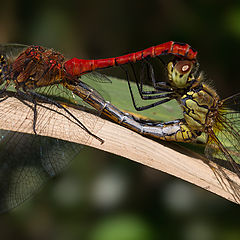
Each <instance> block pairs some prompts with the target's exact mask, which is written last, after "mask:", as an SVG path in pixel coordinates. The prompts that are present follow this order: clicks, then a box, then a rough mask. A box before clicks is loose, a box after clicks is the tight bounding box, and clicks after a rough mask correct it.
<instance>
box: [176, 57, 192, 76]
mask: <svg viewBox="0 0 240 240" xmlns="http://www.w3.org/2000/svg"><path fill="white" fill-rule="evenodd" d="M192 66H193V63H192V61H188V60H183V61H178V62H177V63H176V64H175V66H174V67H175V68H176V70H177V71H178V72H179V73H180V74H185V73H188V72H189V71H191V70H192Z"/></svg>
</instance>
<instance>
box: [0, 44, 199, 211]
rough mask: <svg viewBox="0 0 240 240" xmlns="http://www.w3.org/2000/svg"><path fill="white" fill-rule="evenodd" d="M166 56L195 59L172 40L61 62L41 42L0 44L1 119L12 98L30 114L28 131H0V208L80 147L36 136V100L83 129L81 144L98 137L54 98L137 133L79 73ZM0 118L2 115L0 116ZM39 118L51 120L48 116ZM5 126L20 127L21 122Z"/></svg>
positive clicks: (25, 194) (21, 197) (19, 198)
mask: <svg viewBox="0 0 240 240" xmlns="http://www.w3.org/2000/svg"><path fill="white" fill-rule="evenodd" d="M167 54H171V55H174V56H184V57H185V58H187V59H195V58H196V51H195V50H194V49H193V48H191V47H190V46H189V45H188V44H181V43H176V42H173V41H170V42H167V43H164V44H160V45H157V46H154V47H151V48H147V49H145V50H142V51H139V52H136V53H133V54H127V55H123V56H121V57H117V58H107V59H98V60H84V59H78V58H72V59H70V60H67V59H66V58H65V57H64V56H63V55H62V54H61V53H58V52H56V51H54V50H53V49H49V48H45V47H41V46H26V45H19V44H6V45H0V117H1V118H2V116H3V115H4V114H3V113H8V112H11V113H14V111H15V107H14V105H11V104H10V105H9V106H7V107H6V106H5V105H3V103H4V101H6V100H7V99H8V100H9V99H10V100H11V99H12V98H14V99H17V100H19V101H21V102H22V103H23V104H24V105H26V106H28V107H29V111H27V112H23V113H22V114H23V115H24V116H25V119H28V118H29V114H30V113H31V114H30V115H31V116H32V122H31V123H30V124H32V134H24V133H22V132H20V131H9V130H4V129H1V130H0V150H1V151H0V182H1V186H0V212H6V211H8V210H10V209H12V208H14V207H16V206H18V205H19V204H21V203H22V202H24V201H25V200H26V199H28V198H30V197H31V196H32V195H34V194H35V193H36V192H37V191H38V190H39V189H40V188H41V187H42V185H43V184H44V183H45V182H46V181H47V180H48V179H49V178H51V177H54V176H56V175H57V174H59V173H60V172H61V171H62V170H63V169H64V168H65V167H66V166H67V165H68V164H69V162H70V161H71V160H72V159H73V158H74V157H75V156H76V155H77V154H78V153H79V151H80V147H81V146H80V145H78V144H74V143H70V142H67V141H63V140H60V139H55V138H49V137H43V136H40V134H38V133H41V131H43V130H44V129H41V127H40V125H39V124H38V122H39V121H43V120H44V119H43V118H41V119H39V118H38V115H39V108H40V106H41V103H47V104H49V105H51V111H52V112H53V114H55V113H57V114H61V115H64V116H65V117H66V118H65V120H66V121H71V122H74V124H77V125H78V126H79V129H80V130H81V134H80V132H79V133H76V135H78V134H79V136H80V135H83V134H82V133H83V132H84V133H85V136H86V140H85V143H86V142H87V141H88V140H89V138H91V137H92V138H95V139H96V140H98V141H99V143H100V144H103V143H104V140H103V139H101V138H99V137H98V136H97V135H95V134H93V133H92V132H91V130H90V129H89V128H87V127H86V126H85V125H84V124H83V123H82V122H81V121H80V120H79V119H77V118H76V117H75V116H74V114H72V113H71V111H70V110H69V109H68V107H66V104H65V103H63V102H62V101H61V100H59V98H61V96H62V95H64V94H65V95H66V96H67V98H68V100H69V102H70V103H74V106H75V107H80V105H81V104H77V102H76V101H75V96H77V97H80V98H81V99H82V100H83V101H84V102H86V103H87V104H89V105H90V106H92V107H93V108H95V109H96V110H97V111H96V112H97V113H98V114H100V113H102V114H104V115H105V116H108V117H109V118H111V119H112V120H113V121H115V122H118V123H120V124H121V125H123V126H126V127H128V128H131V129H135V130H136V131H137V128H138V124H139V123H138V122H136V121H135V120H134V118H133V117H132V116H130V115H128V114H126V113H124V112H122V111H120V110H119V109H118V108H116V107H115V106H113V105H112V104H111V103H109V102H107V101H106V100H105V99H104V98H103V97H102V96H101V95H100V94H99V93H98V92H97V91H95V90H94V89H93V88H92V87H90V86H88V85H87V84H85V83H84V82H83V81H82V80H81V76H82V75H85V74H88V76H90V74H91V73H92V72H93V71H94V70H97V69H102V68H107V67H113V66H116V65H120V66H121V65H124V64H126V63H134V62H136V61H142V60H144V59H146V58H148V57H151V58H153V57H158V56H161V55H167ZM93 78H95V79H96V77H93ZM97 79H98V80H99V81H105V82H109V80H108V79H107V78H106V77H103V76H102V75H97ZM57 90H58V91H57ZM59 92H60V93H59ZM10 102H11V101H10ZM41 107H43V106H41ZM43 109H44V108H41V111H44V110H43ZM43 116H44V113H43ZM93 118H94V116H93ZM1 121H2V122H4V121H7V119H3V118H2V119H1ZM45 121H46V122H49V121H52V119H51V116H50V117H47V119H45ZM89 121H92V119H89ZM11 124H12V125H18V126H21V122H20V123H19V122H13V123H11ZM92 125H94V123H93V124H92ZM136 126H137V128H136ZM66 131H67V130H66ZM66 131H65V132H66ZM83 142H84V141H83Z"/></svg>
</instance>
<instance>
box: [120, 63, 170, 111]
mask: <svg viewBox="0 0 240 240" xmlns="http://www.w3.org/2000/svg"><path fill="white" fill-rule="evenodd" d="M121 68H122V69H123V70H124V71H125V74H126V79H127V83H128V87H129V91H130V95H131V99H132V102H133V106H134V108H135V109H136V110H137V111H143V110H146V109H149V108H152V107H155V106H158V105H160V104H162V103H165V102H168V101H170V100H172V99H171V98H169V97H168V96H167V97H168V98H166V99H162V100H160V101H158V102H155V103H152V104H149V105H146V106H142V107H138V106H137V105H136V102H135V99H134V95H133V92H132V88H131V84H130V80H129V76H128V71H127V70H126V69H125V68H124V67H123V66H121ZM160 96H162V95H160ZM169 96H170V95H169ZM165 97H166V96H165Z"/></svg>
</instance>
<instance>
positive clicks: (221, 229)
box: [0, 0, 240, 240]
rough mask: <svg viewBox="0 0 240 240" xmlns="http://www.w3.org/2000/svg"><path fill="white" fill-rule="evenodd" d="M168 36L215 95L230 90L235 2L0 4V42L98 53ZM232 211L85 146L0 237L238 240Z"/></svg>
mask: <svg viewBox="0 0 240 240" xmlns="http://www.w3.org/2000/svg"><path fill="white" fill-rule="evenodd" d="M169 40H174V41H179V42H187V43H189V44H190V45H191V46H192V47H194V48H196V49H197V50H198V51H199V61H200V63H201V68H202V69H203V70H204V71H205V72H206V73H207V76H208V77H209V78H210V79H213V80H214V84H215V86H216V89H218V92H219V94H220V95H221V96H222V97H227V96H229V95H232V94H234V93H237V92H239V86H240V77H239V56H240V47H239V46H240V3H239V1H228V2H226V1H225V3H224V4H223V3H220V2H219V1H217V0H212V1H209V0H196V1H183V0H169V1H164V0H156V1H154V0H148V1H139V0H138V1H137V0H131V1H129V0H112V1H109V0H100V1H94V0H88V1H81V0H79V1H73V0H67V1H66V0H58V1H50V0H41V1H33V0H31V1H30V0H25V1H17V0H15V1H14V0H8V1H1V7H0V42H2V43H8V42H13V43H23V44H35V45H43V46H47V47H51V48H54V49H56V50H59V51H61V52H62V53H64V54H65V55H66V56H68V57H73V56H75V57H80V58H104V57H111V56H118V55H122V54H125V53H128V52H133V51H137V50H141V49H144V48H146V47H150V46H152V45H157V44H159V43H163V42H166V41H169ZM0 184H1V183H0ZM239 215H240V208H239V206H237V205H236V204H234V203H231V202H228V201H227V200H224V199H222V198H220V197H217V196H215V195H213V194H211V193H209V192H207V191H204V190H202V189H200V188H198V187H196V186H193V185H191V184H189V183H186V182H184V181H182V180H179V179H177V178H175V177H172V176H169V175H167V174H165V173H162V172H159V171H156V170H153V169H150V168H147V167H145V166H142V165H140V164H137V163H134V162H132V161H130V160H128V159H124V158H121V157H118V156H114V155H111V154H108V153H105V152H101V151H97V150H94V149H90V148H87V147H86V148H84V149H83V151H82V152H81V155H80V156H79V158H78V159H76V160H75V161H74V162H73V164H72V165H71V166H70V168H69V169H66V171H65V172H64V173H63V174H61V175H60V176H59V177H57V178H55V179H53V180H52V181H50V182H49V184H47V186H45V187H44V188H43V189H42V191H41V192H40V193H39V194H38V195H37V196H36V197H35V198H33V199H32V200H29V201H27V202H26V203H25V204H23V205H22V206H20V207H19V208H17V209H15V210H14V211H11V212H10V213H6V214H4V215H1V216H0V236H1V237H0V239H19V240H20V239H41V240H42V239H44V240H45V239H51V240H54V239H59V240H65V239H71V240H72V239H89V240H112V239H115V240H135V239H136V240H145V239H147V240H157V239H184V240H212V239H219V240H221V239H224V240H225V239H228V240H238V239H240V229H239V222H238V218H239Z"/></svg>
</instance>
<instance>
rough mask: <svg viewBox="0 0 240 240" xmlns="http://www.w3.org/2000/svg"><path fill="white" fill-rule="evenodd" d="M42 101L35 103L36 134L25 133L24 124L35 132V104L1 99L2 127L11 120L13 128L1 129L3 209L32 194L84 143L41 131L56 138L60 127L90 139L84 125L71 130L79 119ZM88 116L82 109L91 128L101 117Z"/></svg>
mask: <svg viewBox="0 0 240 240" xmlns="http://www.w3.org/2000/svg"><path fill="white" fill-rule="evenodd" d="M16 100H17V104H16ZM40 105H42V104H41V103H38V105H37V107H36V110H37V119H36V132H37V134H39V135H34V134H24V133H22V132H23V131H24V129H25V128H28V129H32V133H33V122H34V113H33V112H34V111H33V109H34V104H33V103H31V102H28V101H26V100H23V99H16V98H15V97H7V98H5V99H3V98H2V99H1V101H0V129H3V128H4V129H6V124H8V125H9V128H10V129H13V130H14V132H13V131H6V130H0V183H1V184H0V212H4V211H7V210H9V209H11V208H14V207H16V206H18V205H19V204H20V203H22V202H23V201H24V200H26V199H28V198H29V197H31V196H32V195H33V194H34V193H35V192H37V191H38V190H39V189H40V188H41V186H42V185H43V184H44V183H45V182H46V181H47V180H48V179H49V178H51V177H53V176H55V175H57V174H58V173H60V172H61V171H62V170H63V169H64V168H65V167H66V166H67V165H68V164H69V162H71V160H72V159H73V158H74V157H75V156H76V155H77V154H78V153H79V152H80V150H81V148H82V146H81V145H78V144H74V143H70V142H66V141H62V140H58V139H55V138H49V137H43V136H40V134H42V135H44V134H45V133H48V132H51V133H52V135H53V136H54V135H56V138H57V137H59V131H60V133H61V134H63V135H65V136H68V135H69V136H71V137H72V138H73V139H79V140H81V141H82V142H83V143H87V142H88V141H89V140H91V137H90V135H89V134H88V133H86V132H85V131H84V130H83V129H82V128H81V127H78V126H77V128H76V129H77V130H74V131H73V130H71V126H72V124H74V125H76V123H75V122H76V121H75V120H74V119H72V118H71V116H69V115H67V113H66V112H65V111H64V110H63V109H59V108H58V107H56V106H53V105H51V104H47V107H43V106H40ZM86 117H87V116H86V115H85V114H84V112H83V114H81V119H80V120H81V121H82V120H84V122H85V121H86V122H88V128H89V130H92V129H93V128H94V127H95V123H96V121H99V120H98V119H97V118H96V117H95V116H94V115H92V117H91V118H89V119H86ZM23 125H24V127H22V126H23ZM59 126H64V127H61V128H60V127H59ZM57 134H58V135H57Z"/></svg>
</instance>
